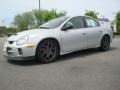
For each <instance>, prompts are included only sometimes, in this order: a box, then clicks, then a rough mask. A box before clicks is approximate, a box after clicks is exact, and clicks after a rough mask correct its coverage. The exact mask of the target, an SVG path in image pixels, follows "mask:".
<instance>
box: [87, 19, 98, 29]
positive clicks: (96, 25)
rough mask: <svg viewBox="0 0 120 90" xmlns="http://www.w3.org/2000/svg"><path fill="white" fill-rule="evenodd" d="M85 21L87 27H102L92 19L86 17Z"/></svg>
mask: <svg viewBox="0 0 120 90" xmlns="http://www.w3.org/2000/svg"><path fill="white" fill-rule="evenodd" d="M85 21H86V23H87V27H98V26H100V25H99V23H98V22H97V21H95V20H94V19H91V18H89V17H86V18H85Z"/></svg>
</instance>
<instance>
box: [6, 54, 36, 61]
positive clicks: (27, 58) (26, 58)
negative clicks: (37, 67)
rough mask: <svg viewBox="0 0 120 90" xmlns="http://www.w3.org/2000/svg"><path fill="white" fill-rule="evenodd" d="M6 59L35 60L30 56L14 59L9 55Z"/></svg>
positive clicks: (15, 58) (14, 58)
mask: <svg viewBox="0 0 120 90" xmlns="http://www.w3.org/2000/svg"><path fill="white" fill-rule="evenodd" d="M4 57H5V58H7V59H8V60H18V61H19V60H20V61H21V60H34V59H35V57H34V56H29V57H12V56H8V55H4Z"/></svg>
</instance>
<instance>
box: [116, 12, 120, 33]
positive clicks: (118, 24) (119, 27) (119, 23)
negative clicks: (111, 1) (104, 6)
mask: <svg viewBox="0 0 120 90" xmlns="http://www.w3.org/2000/svg"><path fill="white" fill-rule="evenodd" d="M116 28H117V32H118V33H120V11H119V12H118V13H117V14H116Z"/></svg>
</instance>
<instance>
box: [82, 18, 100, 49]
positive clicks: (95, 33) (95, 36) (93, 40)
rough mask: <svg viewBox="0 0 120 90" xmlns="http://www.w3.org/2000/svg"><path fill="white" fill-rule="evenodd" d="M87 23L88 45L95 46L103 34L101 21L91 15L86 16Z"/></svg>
mask: <svg viewBox="0 0 120 90" xmlns="http://www.w3.org/2000/svg"><path fill="white" fill-rule="evenodd" d="M84 20H85V23H86V29H85V31H86V32H87V35H86V37H87V46H88V47H95V46H98V45H99V44H100V37H101V35H102V30H101V27H100V24H99V22H97V21H96V20H95V19H92V18H90V17H84Z"/></svg>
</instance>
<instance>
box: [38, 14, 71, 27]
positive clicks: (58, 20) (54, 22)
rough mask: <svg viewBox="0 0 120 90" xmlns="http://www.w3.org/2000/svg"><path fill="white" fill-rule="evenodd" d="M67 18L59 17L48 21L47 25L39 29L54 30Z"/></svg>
mask: <svg viewBox="0 0 120 90" xmlns="http://www.w3.org/2000/svg"><path fill="white" fill-rule="evenodd" d="M68 18H69V17H66V16H64V17H60V18H56V19H53V20H50V21H48V22H47V23H45V24H43V25H41V26H40V27H39V28H44V29H54V28H57V27H59V26H60V25H61V24H62V23H63V22H64V21H65V20H67V19H68Z"/></svg>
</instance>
